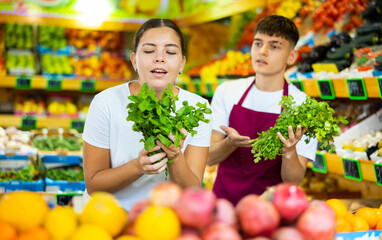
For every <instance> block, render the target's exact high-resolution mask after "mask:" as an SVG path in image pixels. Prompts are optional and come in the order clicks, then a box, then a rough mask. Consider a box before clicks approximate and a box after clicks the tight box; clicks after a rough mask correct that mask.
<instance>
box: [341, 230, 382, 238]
mask: <svg viewBox="0 0 382 240" xmlns="http://www.w3.org/2000/svg"><path fill="white" fill-rule="evenodd" d="M380 236H382V231H360V232H349V233H337V234H336V240H379V239H380Z"/></svg>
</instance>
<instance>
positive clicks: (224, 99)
mask: <svg viewBox="0 0 382 240" xmlns="http://www.w3.org/2000/svg"><path fill="white" fill-rule="evenodd" d="M253 80H254V77H249V78H243V79H238V80H231V81H225V82H224V83H222V84H220V85H219V86H218V87H217V88H216V90H215V92H214V96H213V98H212V102H211V109H212V130H216V131H218V132H221V133H223V134H226V133H225V132H224V131H223V130H222V129H221V128H220V126H221V125H223V126H228V123H229V116H230V114H231V110H232V108H233V106H234V104H237V103H238V102H239V101H240V98H241V97H242V96H243V94H244V92H245V90H247V88H248V87H249V85H250V84H252V82H253ZM288 93H289V95H291V96H293V98H294V101H295V102H296V104H298V105H299V104H301V103H302V102H303V101H305V98H306V96H307V95H306V94H305V93H303V92H301V91H300V90H299V89H297V88H296V87H295V86H294V85H293V84H288ZM282 96H283V90H279V91H275V92H264V91H260V90H259V89H257V88H256V86H255V85H253V86H252V87H251V89H250V90H249V92H248V94H247V97H246V98H245V99H244V102H243V104H242V107H244V108H248V109H251V110H254V111H258V112H267V113H277V114H280V113H281V106H280V105H279V102H280V101H281V98H282ZM284 137H286V138H287V137H288V136H284ZM305 139H306V136H303V137H302V138H301V140H300V141H299V142H298V143H297V145H296V150H297V154H298V155H301V156H304V157H306V158H308V159H311V160H314V159H315V155H316V150H317V140H316V139H311V140H310V142H309V143H308V144H306V143H305Z"/></svg>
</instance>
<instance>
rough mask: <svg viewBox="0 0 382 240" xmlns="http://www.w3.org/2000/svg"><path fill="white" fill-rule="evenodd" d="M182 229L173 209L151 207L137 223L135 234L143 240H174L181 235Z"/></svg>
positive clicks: (139, 217) (140, 216)
mask: <svg viewBox="0 0 382 240" xmlns="http://www.w3.org/2000/svg"><path fill="white" fill-rule="evenodd" d="M180 227H181V226H180V221H179V218H178V216H177V215H176V213H175V212H174V211H173V210H172V209H170V208H167V207H160V206H149V207H148V208H146V210H144V211H143V212H142V214H141V215H139V216H138V218H137V220H136V221H135V225H134V233H135V235H136V236H137V237H138V238H140V239H142V240H152V239H156V240H172V239H176V238H177V237H178V236H179V235H180Z"/></svg>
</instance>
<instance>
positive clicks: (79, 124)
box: [70, 120, 85, 132]
mask: <svg viewBox="0 0 382 240" xmlns="http://www.w3.org/2000/svg"><path fill="white" fill-rule="evenodd" d="M84 126H85V121H83V120H72V122H71V123H70V128H72V129H76V130H77V131H79V132H83V131H84Z"/></svg>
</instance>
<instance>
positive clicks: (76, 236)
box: [70, 224, 113, 240]
mask: <svg viewBox="0 0 382 240" xmlns="http://www.w3.org/2000/svg"><path fill="white" fill-rule="evenodd" d="M85 239H89V240H90V239H91V240H112V239H113V238H112V237H111V236H110V234H109V233H107V232H106V231H105V229H103V228H102V227H99V226H97V225H94V224H84V225H82V226H80V227H79V228H77V230H76V231H75V232H74V233H73V235H72V237H71V238H70V240H85Z"/></svg>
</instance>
